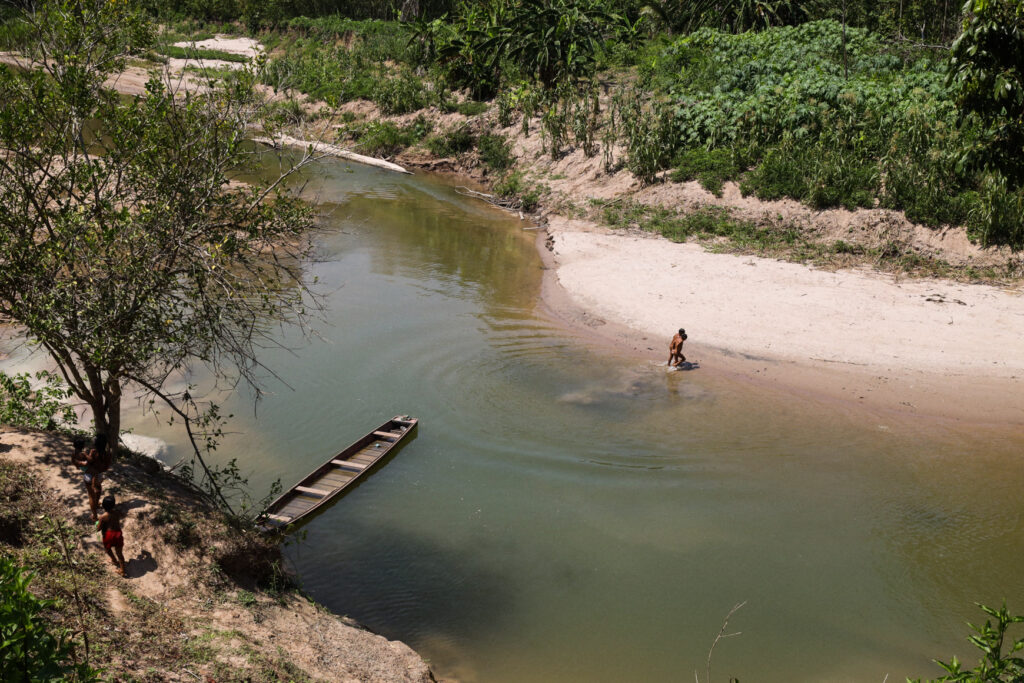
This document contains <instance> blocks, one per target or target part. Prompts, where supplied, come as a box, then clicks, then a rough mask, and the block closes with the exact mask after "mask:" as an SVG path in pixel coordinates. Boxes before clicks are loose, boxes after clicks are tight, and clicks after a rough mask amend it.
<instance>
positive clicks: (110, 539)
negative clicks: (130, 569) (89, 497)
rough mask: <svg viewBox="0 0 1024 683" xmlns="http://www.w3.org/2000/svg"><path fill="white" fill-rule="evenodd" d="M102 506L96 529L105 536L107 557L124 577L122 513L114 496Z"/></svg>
mask: <svg viewBox="0 0 1024 683" xmlns="http://www.w3.org/2000/svg"><path fill="white" fill-rule="evenodd" d="M102 505H103V514H101V515H100V517H99V519H98V520H97V521H96V528H98V529H99V530H100V535H102V536H103V548H104V549H105V550H106V551H107V556H108V557H110V561H111V562H112V563H113V565H114V567H115V568H116V570H117V573H118V574H120V575H121V576H124V575H125V567H124V553H123V552H122V548H124V533H123V532H122V531H121V513H120V512H118V510H117V504H116V503H115V502H114V497H113V496H107V497H106V498H104V499H103V503H102ZM114 553H117V555H116V556H115V555H114Z"/></svg>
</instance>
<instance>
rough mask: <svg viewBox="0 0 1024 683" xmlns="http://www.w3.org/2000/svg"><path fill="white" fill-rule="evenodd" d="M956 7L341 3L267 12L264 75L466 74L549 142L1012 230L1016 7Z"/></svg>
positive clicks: (445, 94)
mask: <svg viewBox="0 0 1024 683" xmlns="http://www.w3.org/2000/svg"><path fill="white" fill-rule="evenodd" d="M338 9H339V10H341V11H345V9H344V8H341V7H339V8H338ZM392 9H393V13H392V15H391V16H393V17H397V16H398V15H399V11H398V10H399V9H400V8H399V7H394V8H392ZM444 9H448V10H451V11H450V13H449V14H446V15H444V16H443V17H440V18H438V17H437V16H436V15H437V13H438V12H439V11H441V10H444ZM966 9H967V12H968V13H967V15H966V17H965V18H964V19H963V27H965V28H964V29H963V30H961V21H962V20H961V17H960V15H959V12H954V11H953V10H952V9H951V8H950V7H949V4H948V3H945V2H944V3H938V2H916V3H881V4H879V5H877V6H876V5H875V4H872V5H871V6H870V7H869V6H868V5H867V4H864V3H860V4H858V3H855V2H851V3H849V5H848V6H847V7H846V11H845V13H843V12H838V13H837V10H835V8H834V7H832V6H831V5H829V6H825V4H818V3H798V2H782V1H780V2H774V3H771V2H755V1H753V0H751V1H749V2H747V1H744V0H736V1H734V2H726V3H707V2H705V3H702V2H696V3H682V2H660V3H633V2H613V1H610V0H608V1H602V0H587V1H586V2H570V1H569V0H492V1H490V2H484V3H460V4H458V5H457V6H455V7H446V6H444V5H443V4H441V3H435V4H430V5H429V7H428V6H427V5H426V4H424V5H422V6H421V7H420V13H419V17H418V18H417V19H416V20H415V21H409V22H406V23H400V22H385V21H376V20H372V21H366V20H362V21H360V20H356V19H353V18H351V17H353V16H367V14H366V13H365V12H362V11H357V10H355V9H353V10H351V11H347V12H346V13H347V14H348V15H349V16H341V15H331V16H319V17H316V16H313V17H297V18H293V19H281V20H279V21H278V23H277V24H276V25H277V26H278V27H279V30H278V31H276V32H275V33H273V34H268V35H264V39H265V40H268V41H269V42H270V45H271V47H272V48H274V49H276V50H277V51H278V52H279V53H280V54H279V55H278V56H276V57H275V58H274V59H273V60H271V63H270V66H269V68H268V70H267V72H266V74H265V75H264V78H265V80H266V82H267V83H270V84H272V85H274V86H275V87H278V88H285V87H292V88H296V89H298V90H300V91H302V92H305V93H308V94H309V95H311V96H313V97H315V98H317V99H322V100H325V101H327V102H328V103H330V104H340V103H343V102H346V101H349V100H353V99H359V98H362V99H369V100H372V101H374V102H375V103H377V104H378V105H379V107H380V109H381V111H382V112H383V113H385V114H404V113H408V112H415V111H417V110H419V109H421V108H423V107H426V106H430V105H435V106H437V107H439V108H440V109H442V110H443V111H453V110H455V109H457V108H459V107H460V106H465V105H459V104H456V100H455V98H454V97H453V96H452V93H453V92H454V91H459V90H462V91H468V92H469V94H470V95H471V96H472V97H474V98H478V99H490V98H496V100H495V101H496V104H497V107H498V115H499V123H500V124H501V125H508V124H509V123H510V122H511V121H512V120H513V119H515V118H521V120H524V130H528V129H529V128H528V126H529V124H530V122H531V121H534V120H535V121H536V123H537V126H538V128H539V129H540V131H541V133H542V135H543V136H544V142H545V149H547V150H548V151H549V152H550V153H551V154H552V156H554V157H556V158H557V157H558V156H560V155H561V154H562V153H564V152H565V151H566V150H567V149H570V148H579V149H583V150H584V151H585V152H586V153H587V154H588V155H593V154H597V153H598V152H601V153H602V154H603V155H604V158H605V166H606V168H607V169H608V170H614V169H616V168H618V167H619V166H620V165H622V164H625V165H626V166H627V167H628V168H629V169H630V170H631V171H632V172H633V173H634V174H635V175H636V176H638V177H639V178H641V179H642V180H643V181H645V182H656V181H658V180H660V179H661V178H663V177H665V172H668V171H671V173H669V175H670V176H671V177H672V178H673V179H675V180H690V179H698V180H700V181H701V183H702V184H703V185H704V186H705V187H706V188H707V189H709V190H710V191H712V192H716V193H718V192H720V191H721V187H722V183H723V182H724V181H726V180H736V181H739V182H740V183H741V187H742V189H743V191H744V193H747V194H755V195H757V196H758V197H760V198H764V199H776V198H780V197H792V198H794V199H798V200H801V201H804V202H806V203H808V204H810V205H811V206H814V207H817V208H827V207H836V206H843V207H847V208H858V207H873V206H880V207H883V208H891V209H896V210H900V211H903V212H905V213H906V215H907V217H908V218H909V219H910V220H911V221H914V222H918V223H922V224H925V225H929V226H935V227H938V226H942V225H950V224H953V225H966V226H967V227H968V231H969V234H970V235H971V236H973V237H974V238H976V239H978V240H979V241H981V242H982V243H984V244H1009V245H1012V246H1014V247H1016V248H1020V247H1021V246H1024V228H1022V227H1021V226H1022V225H1024V189H1022V188H1024V173H1022V172H1021V168H1022V167H1021V163H1022V162H1020V159H1022V158H1024V142H1022V141H1024V121H1022V119H1021V116H1022V114H1021V112H1022V111H1024V100H1022V99H1021V97H1022V95H1021V93H1022V91H1024V90H1022V87H1021V83H1022V80H1024V78H1022V75H1021V71H1020V66H1019V64H1021V63H1024V35H1022V29H1021V25H1022V23H1024V14H1022V10H1021V9H1020V6H1019V4H1014V3H1012V2H1010V1H1009V0H1001V1H997V2H976V3H968V7H967V8H966ZM876 10H877V11H876ZM316 13H317V12H314V13H313V14H316ZM844 17H845V19H846V20H847V21H846V23H843V21H842V20H843V19H844ZM858 23H859V24H861V26H856V24H858ZM958 36H959V37H958ZM954 39H956V42H955V43H954V42H953V41H954ZM950 46H952V50H951V49H950ZM596 74H601V75H600V80H601V82H602V83H603V84H604V89H605V92H604V94H602V93H600V92H599V91H598V88H597V87H596V83H597V81H596V80H595V75H596ZM634 74H635V75H634ZM381 132H382V131H380V130H376V131H374V133H375V134H378V138H379V134H380V133H381ZM383 132H387V131H383ZM359 133H360V134H361V133H363V131H359ZM355 137H356V138H357V139H358V137H359V136H358V135H356V136H355ZM422 137H423V135H420V136H419V137H415V136H409V135H405V136H404V137H402V136H399V137H397V138H396V137H395V136H391V137H390V139H391V140H393V141H396V142H397V144H396V145H383V146H381V145H380V144H379V143H377V142H375V141H374V140H367V144H368V147H367V148H368V149H372V148H374V147H376V148H377V149H382V148H383V149H388V150H389V151H392V152H393V151H395V150H396V149H398V148H400V147H401V146H402V141H404V142H405V144H413V143H414V142H417V141H418V140H420V139H422ZM620 150H624V154H623V153H622V152H621V151H620Z"/></svg>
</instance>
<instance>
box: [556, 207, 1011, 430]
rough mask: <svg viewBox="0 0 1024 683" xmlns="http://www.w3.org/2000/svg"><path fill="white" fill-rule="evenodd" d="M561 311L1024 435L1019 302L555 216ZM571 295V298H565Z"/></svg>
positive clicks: (710, 366) (873, 400) (588, 322)
mask: <svg viewBox="0 0 1024 683" xmlns="http://www.w3.org/2000/svg"><path fill="white" fill-rule="evenodd" d="M543 241H544V246H543V247H542V249H541V251H542V253H544V255H545V258H546V260H547V265H548V268H549V271H548V282H547V283H546V285H547V286H546V287H545V302H546V304H547V307H548V309H549V310H550V311H551V312H552V314H553V315H554V316H555V317H557V318H560V319H562V320H564V321H566V322H568V323H570V324H572V325H574V326H575V327H578V328H580V329H586V330H588V331H590V332H592V333H593V334H594V335H596V336H597V337H600V338H602V339H605V340H607V341H610V342H612V343H614V344H615V345H616V346H618V347H620V348H623V349H625V350H629V351H631V352H635V353H637V354H638V355H640V356H644V357H648V358H652V359H656V358H661V359H662V360H667V358H668V342H669V339H670V338H671V336H672V334H673V333H674V332H675V330H676V329H678V328H679V327H684V328H686V330H687V334H688V335H689V341H688V342H687V345H686V349H685V352H686V354H687V358H688V359H690V360H695V361H699V362H700V363H701V370H700V371H701V372H705V373H724V374H727V375H730V376H732V377H734V378H736V379H738V380H741V381H754V382H756V383H760V384H769V385H772V386H775V387H777V388H780V389H783V390H786V391H798V392H801V393H807V392H812V393H815V394H819V395H821V396H822V397H823V398H831V399H839V400H849V401H856V402H858V403H861V404H863V405H865V406H867V407H869V408H873V409H879V410H896V411H900V412H905V413H912V414H917V415H922V416H932V417H937V418H944V419H952V420H958V421H968V422H995V423H1007V424H1011V425H1019V424H1024V390H1022V384H1021V382H1020V378H1021V377H1024V341H1022V338H1024V298H1022V296H1021V294H1020V292H1019V291H1014V290H1011V289H1002V288H998V287H993V286H988V285H980V284H964V283H958V282H952V281H945V280H935V279H896V278H894V277H892V276H891V275H887V274H882V273H878V272H874V271H871V270H869V269H864V268H862V269H856V270H839V271H835V272H832V271H829V270H819V269H815V268H812V267H809V266H805V265H801V264H797V263H790V262H783V261H777V260H774V259H766V258H758V257H752V256H743V255H733V254H716V253H711V252H708V251H705V250H704V248H702V247H701V246H699V245H696V244H676V243H672V242H670V241H668V240H666V239H664V238H661V237H654V236H647V235H637V234H628V233H616V232H612V231H610V230H607V229H603V228H599V227H597V226H595V225H593V224H591V223H587V222H584V221H577V220H568V219H564V218H559V217H554V216H553V217H551V220H550V223H549V225H548V228H547V237H545V238H544V240H543ZM559 290H561V291H559Z"/></svg>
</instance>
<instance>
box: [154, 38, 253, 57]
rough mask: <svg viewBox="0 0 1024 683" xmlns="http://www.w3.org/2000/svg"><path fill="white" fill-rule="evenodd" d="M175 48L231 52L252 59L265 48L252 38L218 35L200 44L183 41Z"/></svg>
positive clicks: (176, 44)
mask: <svg viewBox="0 0 1024 683" xmlns="http://www.w3.org/2000/svg"><path fill="white" fill-rule="evenodd" d="M174 45H175V47H196V48H198V49H200V50H220V51H221V52H230V53H232V54H236V55H245V56H246V57H249V58H250V59H251V58H253V57H255V56H256V55H257V54H259V53H260V52H261V51H262V50H263V46H262V45H260V43H259V41H257V40H253V39H252V38H246V37H231V36H226V35H218V36H215V37H213V38H208V39H206V40H200V41H198V42H195V43H193V42H191V41H188V40H183V41H181V42H180V43H175V44H174Z"/></svg>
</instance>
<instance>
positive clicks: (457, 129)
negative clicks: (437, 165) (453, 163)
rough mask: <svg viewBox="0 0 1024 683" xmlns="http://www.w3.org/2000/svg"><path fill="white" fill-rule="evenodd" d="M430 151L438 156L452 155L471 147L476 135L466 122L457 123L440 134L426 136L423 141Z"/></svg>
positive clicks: (468, 149)
mask: <svg viewBox="0 0 1024 683" xmlns="http://www.w3.org/2000/svg"><path fill="white" fill-rule="evenodd" d="M424 144H425V145H426V147H427V149H429V150H430V153H431V154H433V155H434V156H438V157H453V156H456V155H458V154H463V153H465V152H468V151H470V150H471V149H473V147H474V145H476V135H474V133H473V131H472V130H471V129H470V127H469V126H468V125H466V124H464V123H463V124H459V125H456V126H453V127H451V128H449V129H448V130H446V131H445V132H444V133H442V134H440V135H434V136H431V137H429V138H427V140H426V142H425V143H424Z"/></svg>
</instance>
